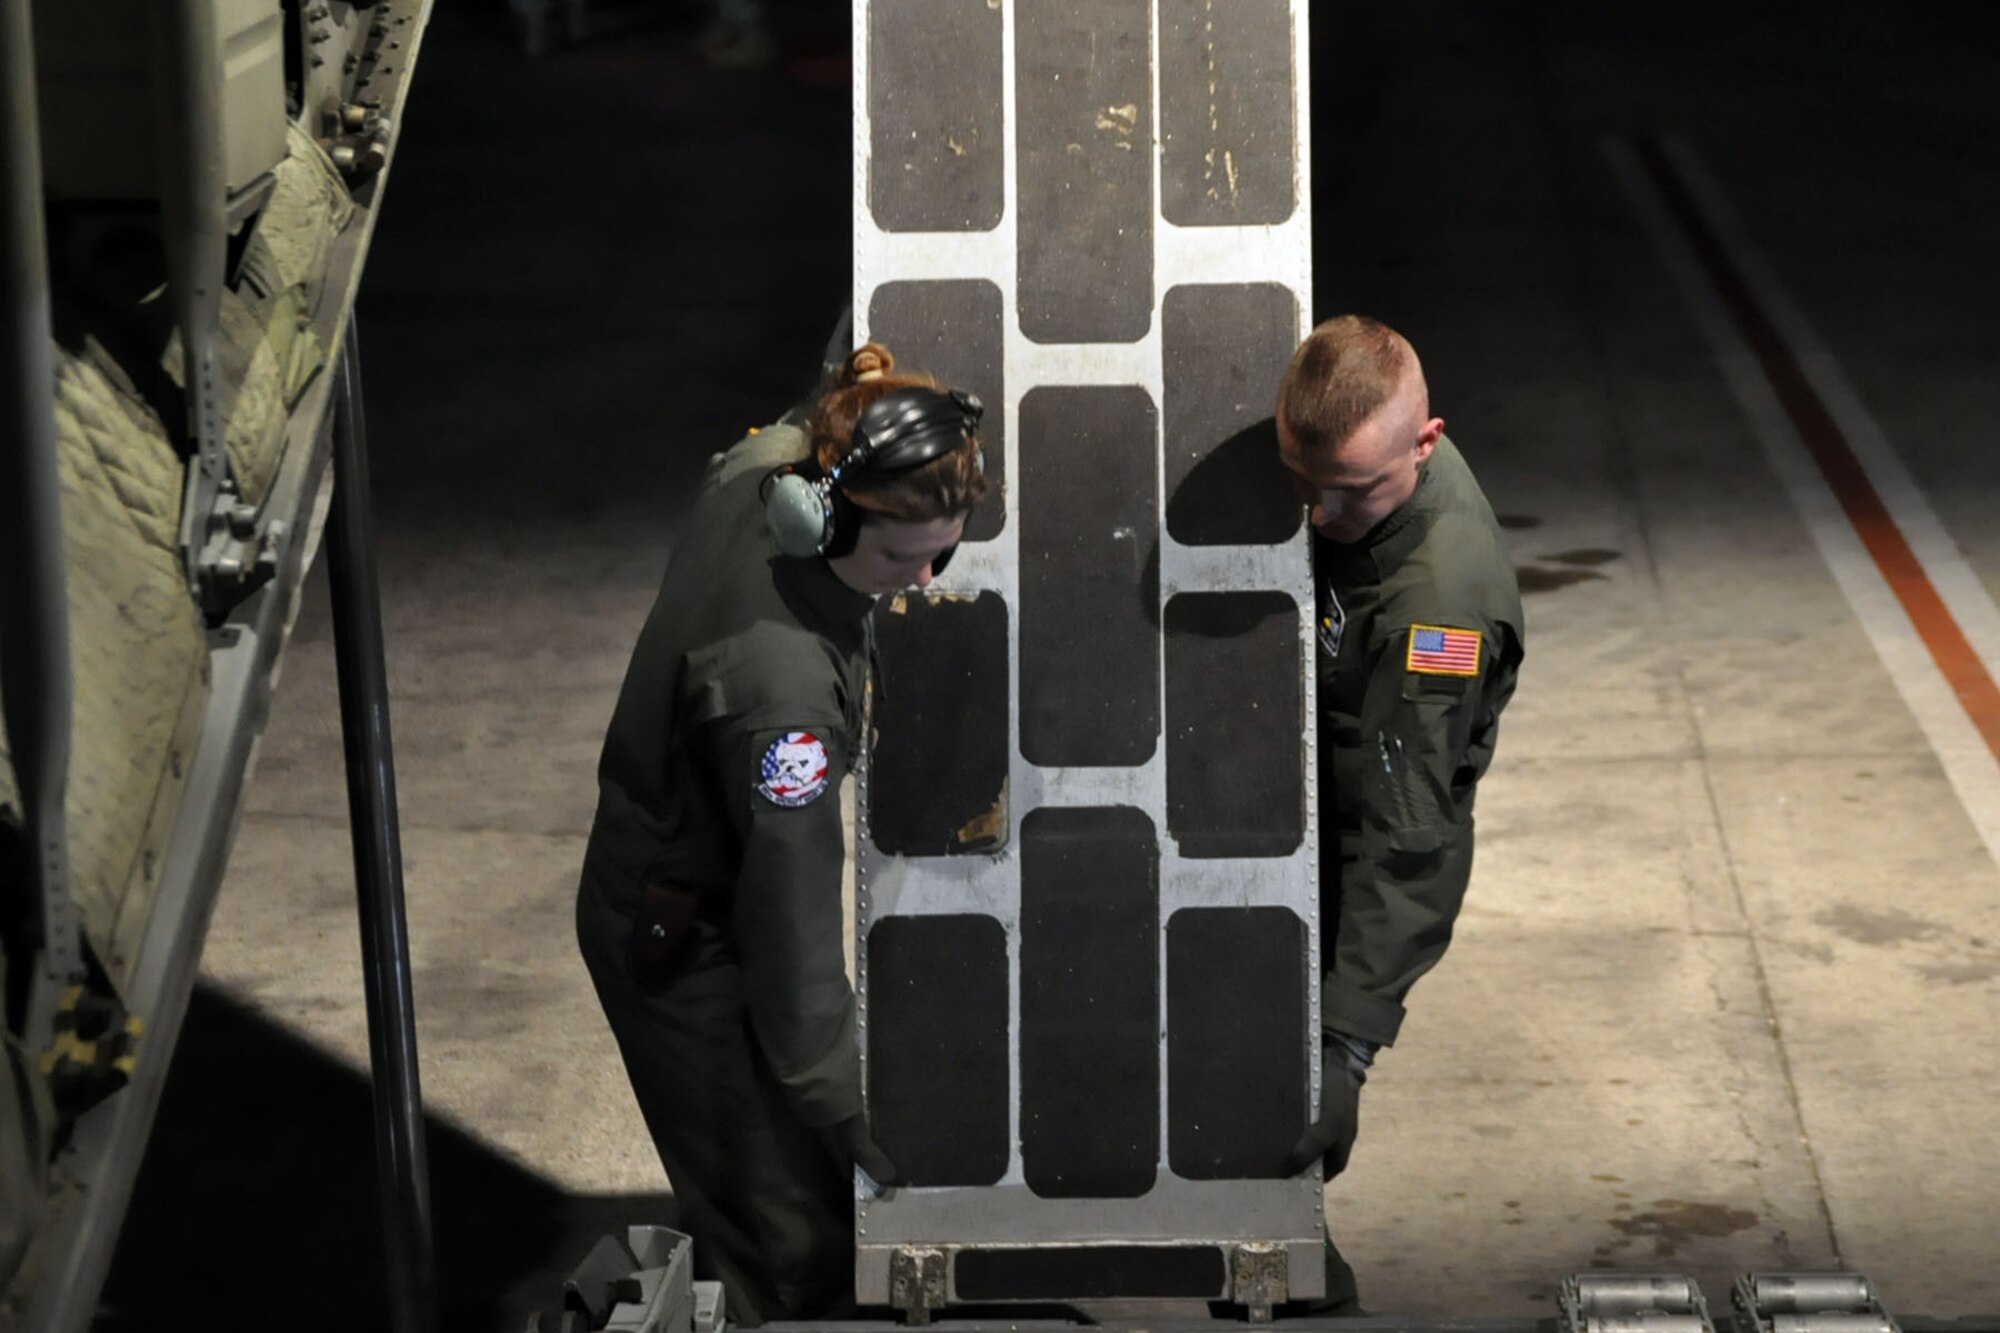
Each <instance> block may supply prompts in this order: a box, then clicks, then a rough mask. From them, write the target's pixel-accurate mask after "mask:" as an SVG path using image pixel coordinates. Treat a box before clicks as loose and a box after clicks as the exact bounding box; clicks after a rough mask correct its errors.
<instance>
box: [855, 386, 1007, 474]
mask: <svg viewBox="0 0 2000 1333" xmlns="http://www.w3.org/2000/svg"><path fill="white" fill-rule="evenodd" d="M985 412H986V409H985V406H984V405H983V404H982V403H980V401H979V399H978V398H977V397H976V396H975V395H973V394H969V393H966V392H964V391H963V390H961V389H951V390H949V391H946V390H939V389H926V388H924V387H922V386H916V387H912V388H908V389H897V390H895V391H893V392H891V393H886V394H883V395H882V396H881V397H880V398H877V399H876V400H875V401H874V402H872V403H870V404H869V405H868V410H867V411H865V412H863V413H862V414H861V418H860V420H858V421H856V422H855V423H854V434H853V435H852V436H851V437H849V444H850V446H851V447H850V449H849V452H848V455H847V457H845V458H843V459H841V460H840V461H839V462H838V463H836V464H834V466H833V470H832V471H830V472H829V473H828V474H827V479H828V480H829V481H831V482H833V483H835V484H836V485H837V484H839V483H840V482H843V481H850V482H851V481H853V480H854V477H855V474H857V473H859V472H864V471H866V472H885V473H896V472H908V471H909V470H910V469H912V468H919V467H922V466H923V465H924V464H926V463H928V462H930V461H931V460H932V459H933V458H942V457H943V456H944V455H946V454H948V453H950V452H951V451H952V450H954V449H956V448H958V446H959V445H961V444H963V443H965V437H966V436H967V435H969V434H971V433H972V432H973V431H975V430H977V429H978V428H979V418H980V417H982V416H984V415H985Z"/></svg>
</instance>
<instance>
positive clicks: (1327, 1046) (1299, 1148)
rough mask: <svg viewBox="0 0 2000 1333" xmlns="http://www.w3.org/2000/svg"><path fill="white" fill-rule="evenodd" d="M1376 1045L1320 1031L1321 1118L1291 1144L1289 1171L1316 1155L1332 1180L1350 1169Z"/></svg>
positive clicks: (1309, 1162)
mask: <svg viewBox="0 0 2000 1333" xmlns="http://www.w3.org/2000/svg"><path fill="white" fill-rule="evenodd" d="M1375 1050H1376V1048H1375V1045H1374V1043H1372V1042H1366V1041H1362V1040H1361V1039H1360V1038H1358V1037H1350V1036H1348V1035H1346V1034H1345V1033H1342V1032H1326V1033H1322V1034H1321V1043H1320V1051H1319V1068H1320V1074H1319V1081H1320V1092H1319V1119H1317V1120H1315V1121H1313V1122H1312V1123H1311V1124H1310V1125H1307V1126H1306V1132H1305V1133H1304V1134H1302V1135H1300V1136H1299V1141H1298V1142H1297V1143H1295V1144H1293V1145H1292V1151H1291V1154H1290V1156H1288V1157H1287V1158H1286V1159H1285V1171H1286V1173H1287V1174H1288V1175H1297V1174H1298V1173H1299V1172H1301V1171H1303V1170H1305V1169H1306V1168H1307V1167H1308V1166H1310V1165H1312V1163H1313V1161H1314V1160H1315V1159H1317V1160H1318V1161H1319V1162H1320V1164H1321V1165H1322V1167H1323V1168H1324V1169H1325V1172H1326V1178H1327V1179H1328V1180H1332V1179H1333V1178H1334V1177H1335V1176H1337V1175H1339V1174H1340V1173H1341V1172H1343V1171H1345V1170H1346V1169H1347V1158H1348V1154H1350V1153H1352V1152H1353V1151H1354V1135H1355V1131H1356V1130H1357V1129H1358V1128H1359V1126H1360V1117H1361V1085H1362V1084H1363V1083H1366V1082H1367V1081H1368V1066H1369V1064H1370V1062H1372V1061H1373V1060H1374V1059H1375Z"/></svg>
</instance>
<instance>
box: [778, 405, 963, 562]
mask: <svg viewBox="0 0 2000 1333" xmlns="http://www.w3.org/2000/svg"><path fill="white" fill-rule="evenodd" d="M985 411H986V409H985V407H984V406H983V405H982V404H981V403H980V401H979V398H978V396H977V395H975V394H970V393H965V392H963V391H962V390H959V389H952V390H949V391H945V390H939V389H926V388H921V387H917V388H909V389H896V390H894V391H893V392H890V393H886V394H884V395H882V397H880V398H878V399H876V400H875V401H874V402H873V403H870V404H869V405H868V410H867V411H865V412H863V413H862V414H861V419H860V420H859V421H857V422H855V423H854V434H853V436H852V437H851V438H850V447H849V449H848V452H847V456H846V457H845V458H843V459H841V460H840V461H839V462H838V463H835V464H834V465H833V467H832V468H830V469H828V470H826V471H824V472H822V471H821V469H820V466H819V463H818V462H817V461H816V460H815V459H813V458H811V457H807V458H805V459H804V460H802V461H800V462H797V463H787V464H785V465H784V466H783V467H779V468H774V469H773V470H772V471H771V472H770V473H769V474H768V475H766V476H765V478H764V481H763V485H762V486H761V488H760V489H759V494H760V495H761V496H762V498H763V501H764V521H765V523H766V524H768V525H769V526H770V529H771V536H772V537H773V538H775V539H776V540H777V543H778V549H779V550H780V551H783V552H784V553H785V554H786V555H789V556H798V557H801V558H803V557H807V556H815V555H823V556H829V557H831V556H842V555H846V554H847V553H848V552H850V551H852V550H853V549H854V543H855V542H856V540H858V539H859V538H860V536H861V520H862V514H861V511H860V509H859V507H858V506H857V505H855V503H854V502H853V501H852V500H850V499H848V498H847V495H846V494H845V488H846V487H847V485H849V484H850V483H852V482H853V481H854V479H855V478H856V477H858V476H861V475H863V474H870V473H874V474H880V473H897V472H908V471H910V470H911V469H912V468H918V467H922V466H923V465H924V464H925V463H928V462H930V461H931V460H932V459H934V458H942V457H943V456H944V455H946V454H948V453H950V452H951V451H952V450H954V449H956V448H958V447H959V446H960V445H962V444H964V443H965V440H966V437H967V436H969V435H971V434H972V433H973V432H974V431H975V430H977V429H978V427H979V418H980V417H981V416H983V415H985ZM973 458H974V459H975V460H977V462H978V466H979V467H980V470H981V471H984V470H985V463H984V460H983V459H980V456H979V454H978V453H976V452H975V453H974V454H973ZM950 558H951V552H950V551H946V552H944V554H942V555H940V556H939V557H938V558H937V559H936V560H934V561H932V562H931V570H932V572H933V573H936V572H937V571H939V570H941V569H942V568H943V567H944V563H945V561H947V560H949V559H950Z"/></svg>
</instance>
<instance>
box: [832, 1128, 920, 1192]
mask: <svg viewBox="0 0 2000 1333" xmlns="http://www.w3.org/2000/svg"><path fill="white" fill-rule="evenodd" d="M820 1133H821V1135H823V1136H824V1137H825V1139H826V1145H827V1147H828V1148H829V1149H831V1150H832V1152H833V1155H834V1157H835V1158H836V1159H837V1160H839V1161H843V1162H852V1163H853V1164H854V1165H856V1166H858V1167H860V1168H861V1169H862V1170H863V1171H866V1172H867V1173H868V1178H869V1179H870V1180H872V1181H874V1182H875V1183H876V1184H877V1185H879V1186H881V1187H882V1188H883V1189H888V1188H890V1187H891V1186H895V1185H901V1184H904V1183H905V1182H904V1181H903V1179H902V1178H901V1177H900V1176H899V1175H897V1173H896V1164H895V1163H894V1162H892V1161H890V1160H889V1154H887V1153H885V1152H883V1151H882V1149H881V1148H879V1147H877V1146H876V1143H875V1140H874V1139H873V1138H872V1137H870V1135H869V1133H868V1120H867V1117H865V1116H858V1115H853V1116H849V1117H848V1118H847V1119H845V1120H843V1121H841V1122H840V1123H839V1124H837V1125H828V1126H827V1127H826V1128H824V1129H822V1130H821V1131H820Z"/></svg>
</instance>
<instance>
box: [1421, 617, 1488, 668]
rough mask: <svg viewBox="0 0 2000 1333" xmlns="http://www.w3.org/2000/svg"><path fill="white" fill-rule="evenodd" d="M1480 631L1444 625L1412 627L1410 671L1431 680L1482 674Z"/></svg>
mask: <svg viewBox="0 0 2000 1333" xmlns="http://www.w3.org/2000/svg"><path fill="white" fill-rule="evenodd" d="M1479 639H1480V635H1479V631H1478V630H1476V629H1446V628H1445V627H1444V626H1442V625H1412V626H1410V655H1409V661H1408V665H1409V669H1410V670H1411V671H1421V672H1423V673H1425V674H1426V675H1431V676H1476V675H1478V674H1479Z"/></svg>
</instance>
